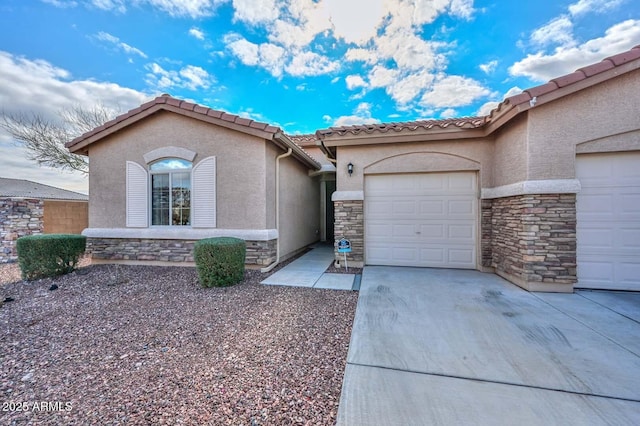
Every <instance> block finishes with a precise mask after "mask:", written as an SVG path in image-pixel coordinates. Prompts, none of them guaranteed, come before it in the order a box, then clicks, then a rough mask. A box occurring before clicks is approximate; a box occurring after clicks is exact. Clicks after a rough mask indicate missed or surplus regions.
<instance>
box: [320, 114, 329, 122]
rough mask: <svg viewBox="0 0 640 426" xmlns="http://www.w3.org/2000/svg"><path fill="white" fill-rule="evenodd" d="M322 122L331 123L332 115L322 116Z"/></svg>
mask: <svg viewBox="0 0 640 426" xmlns="http://www.w3.org/2000/svg"><path fill="white" fill-rule="evenodd" d="M322 120H324V121H326V122H329V121H331V116H330V115H327V114H325V115H323V116H322Z"/></svg>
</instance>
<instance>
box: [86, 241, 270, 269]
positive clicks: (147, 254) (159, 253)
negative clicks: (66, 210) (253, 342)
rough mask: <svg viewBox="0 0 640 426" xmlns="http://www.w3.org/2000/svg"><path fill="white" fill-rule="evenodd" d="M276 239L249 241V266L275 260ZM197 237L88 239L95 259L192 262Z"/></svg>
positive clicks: (90, 251) (89, 247) (262, 264)
mask: <svg viewBox="0 0 640 426" xmlns="http://www.w3.org/2000/svg"><path fill="white" fill-rule="evenodd" d="M276 242H277V240H270V241H247V242H246V243H247V254H246V257H245V263H246V264H247V265H260V266H266V265H269V264H271V263H273V262H274V261H275V260H276ZM194 244H195V241H194V240H160V239H139V238H87V251H88V252H89V253H91V257H92V258H93V259H100V260H114V261H156V262H176V263H181V262H193V245H194Z"/></svg>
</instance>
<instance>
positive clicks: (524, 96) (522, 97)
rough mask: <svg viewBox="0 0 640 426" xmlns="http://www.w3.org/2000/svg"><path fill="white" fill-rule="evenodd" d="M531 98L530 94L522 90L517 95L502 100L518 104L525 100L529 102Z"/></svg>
mask: <svg viewBox="0 0 640 426" xmlns="http://www.w3.org/2000/svg"><path fill="white" fill-rule="evenodd" d="M530 100H531V96H530V95H529V93H527V92H522V93H519V94H517V95H513V96H509V97H508V98H506V99H505V100H504V102H506V103H509V104H511V105H520V104H523V103H525V102H529V101H530Z"/></svg>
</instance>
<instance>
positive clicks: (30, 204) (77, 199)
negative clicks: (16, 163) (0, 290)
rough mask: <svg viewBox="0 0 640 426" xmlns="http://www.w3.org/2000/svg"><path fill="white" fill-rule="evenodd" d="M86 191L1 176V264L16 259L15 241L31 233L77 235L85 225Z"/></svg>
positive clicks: (86, 214) (86, 212)
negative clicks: (69, 189)
mask: <svg viewBox="0 0 640 426" xmlns="http://www.w3.org/2000/svg"><path fill="white" fill-rule="evenodd" d="M88 199H89V197H88V196H87V195H85V194H80V193H78V192H73V191H67V190H65V189H60V188H55V187H53V186H49V185H44V184H41V183H37V182H31V181H28V180H24V179H9V178H0V263H6V262H12V261H15V260H17V259H18V253H17V252H16V240H17V239H18V238H20V237H22V236H25V235H33V234H43V233H44V234H79V233H81V232H82V230H83V229H85V228H86V227H87V223H88Z"/></svg>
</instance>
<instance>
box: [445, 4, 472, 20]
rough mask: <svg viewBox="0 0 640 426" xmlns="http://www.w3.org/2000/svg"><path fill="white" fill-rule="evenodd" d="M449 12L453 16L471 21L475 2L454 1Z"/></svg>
mask: <svg viewBox="0 0 640 426" xmlns="http://www.w3.org/2000/svg"><path fill="white" fill-rule="evenodd" d="M449 10H450V11H451V14H452V15H455V16H459V17H461V18H466V19H469V18H471V15H473V12H474V11H475V10H474V8H473V0H452V1H451V5H450V6H449Z"/></svg>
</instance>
